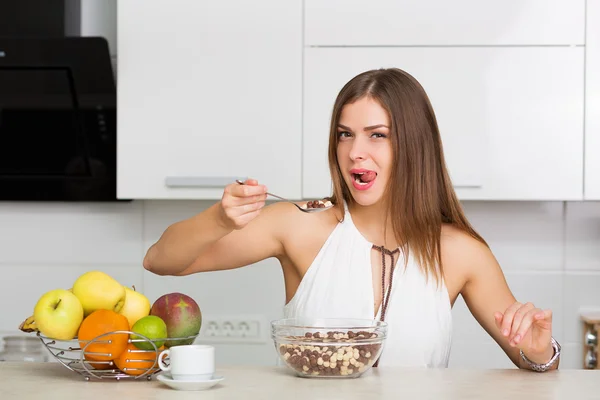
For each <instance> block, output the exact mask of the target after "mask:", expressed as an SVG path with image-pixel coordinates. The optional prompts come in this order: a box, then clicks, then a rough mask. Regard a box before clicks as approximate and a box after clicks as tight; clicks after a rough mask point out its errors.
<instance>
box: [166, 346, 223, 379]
mask: <svg viewBox="0 0 600 400" xmlns="http://www.w3.org/2000/svg"><path fill="white" fill-rule="evenodd" d="M165 355H168V356H169V361H170V362H169V365H165V364H164V362H163V357H164V356H165ZM158 366H159V367H160V369H162V370H163V371H165V372H169V373H170V374H171V376H172V377H173V379H175V380H180V381H201V380H208V379H212V377H213V375H214V373H215V348H214V346H209V345H200V344H190V345H184V346H175V347H171V348H170V349H166V350H163V351H162V352H161V353H160V355H159V356H158Z"/></svg>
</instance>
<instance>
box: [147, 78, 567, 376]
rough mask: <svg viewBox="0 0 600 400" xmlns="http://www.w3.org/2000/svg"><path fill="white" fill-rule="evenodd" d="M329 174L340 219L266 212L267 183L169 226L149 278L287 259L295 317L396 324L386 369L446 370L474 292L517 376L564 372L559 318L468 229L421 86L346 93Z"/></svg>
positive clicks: (389, 85)
mask: <svg viewBox="0 0 600 400" xmlns="http://www.w3.org/2000/svg"><path fill="white" fill-rule="evenodd" d="M329 167H330V173H331V176H332V180H333V196H332V197H331V202H332V203H333V204H334V207H333V208H331V209H329V210H326V211H323V212H320V213H314V214H306V213H302V212H299V211H298V210H297V209H296V207H294V206H293V205H292V204H289V203H276V204H273V205H269V206H267V207H265V200H266V194H265V193H266V192H267V188H266V187H265V185H262V184H259V183H258V182H257V181H255V180H248V181H246V182H245V185H239V184H237V183H232V184H230V185H229V186H227V187H226V188H225V190H224V193H223V197H222V199H221V201H220V202H218V203H216V204H214V205H213V206H212V207H210V208H208V209H207V210H205V211H203V212H201V213H200V214H198V215H195V216H193V217H191V218H189V219H186V220H184V221H180V222H177V223H175V224H173V225H171V226H169V227H168V228H167V229H166V231H165V232H164V233H163V235H162V236H161V238H160V239H159V240H158V242H157V243H155V244H154V245H153V246H152V247H151V248H150V249H149V250H148V253H147V254H146V257H145V259H144V267H145V268H146V269H147V270H149V271H152V272H154V273H156V274H159V275H178V276H182V275H189V274H193V273H197V272H204V271H216V270H226V269H231V268H238V267H241V266H245V265H249V264H253V263H256V262H258V261H261V260H264V259H266V258H270V257H276V258H277V259H278V260H279V261H280V263H281V266H282V268H283V274H284V278H285V286H286V296H287V298H286V305H285V309H284V310H285V316H286V317H302V316H307V317H321V318H327V317H353V318H370V319H373V318H377V319H382V320H385V321H386V322H388V324H389V331H388V339H387V342H386V347H385V351H384V353H383V354H382V356H381V358H380V362H379V365H380V366H384V365H403V366H429V367H446V366H447V365H448V358H449V353H450V343H451V335H452V329H451V328H452V324H451V323H452V316H451V308H452V305H453V304H454V301H455V300H456V298H457V297H458V295H459V294H460V295H462V296H463V298H464V299H465V301H466V304H467V305H468V307H469V309H470V310H471V312H472V313H473V315H474V317H475V318H476V319H477V321H478V322H479V323H480V324H481V326H482V327H483V328H484V329H485V330H486V331H487V332H488V333H489V334H490V335H491V336H492V337H493V338H494V340H496V342H497V343H498V344H499V345H500V346H501V347H502V349H503V350H504V351H505V352H506V354H507V356H508V357H510V359H511V360H512V361H513V362H514V364H515V365H516V366H518V367H520V368H528V369H535V370H542V371H543V370H549V369H555V368H557V367H558V356H559V354H560V347H559V346H558V344H557V343H556V342H555V341H554V339H552V313H551V311H550V310H541V309H539V308H536V307H535V306H534V305H533V304H531V303H525V304H522V303H520V302H517V301H516V300H515V298H514V297H513V295H512V293H511V291H510V290H509V288H508V286H507V284H506V281H505V278H504V275H503V273H502V270H501V268H500V267H499V265H498V264H497V262H496V260H495V258H494V256H493V254H492V253H491V251H490V249H489V248H488V246H487V244H486V243H485V241H484V240H483V239H482V238H481V237H480V236H479V235H478V234H477V233H476V232H475V231H474V229H473V228H472V227H471V225H470V224H469V222H468V221H467V219H466V218H465V216H464V214H463V212H462V209H461V206H460V203H459V201H458V200H457V198H456V195H455V193H454V190H453V187H452V184H451V182H450V178H449V175H448V173H447V171H446V166H445V161H444V156H443V151H442V144H441V140H440V134H439V131H438V127H437V122H436V118H435V114H434V112H433V109H432V107H431V104H430V102H429V99H428V97H427V95H426V93H425V91H424V90H423V88H422V87H421V86H420V84H419V83H418V82H417V81H416V80H415V79H414V78H413V77H412V76H410V75H409V74H407V73H405V72H403V71H401V70H398V69H382V70H373V71H368V72H365V73H362V74H360V75H358V76H356V77H355V78H353V79H352V80H351V81H350V82H348V83H347V84H346V85H345V86H344V88H343V89H342V90H341V92H340V93H339V95H338V97H337V100H336V102H335V105H334V108H333V115H332V119H331V127H330V136H329ZM392 283H393V284H392ZM549 361H551V362H550V363H549V365H545V364H546V363H548V362H549Z"/></svg>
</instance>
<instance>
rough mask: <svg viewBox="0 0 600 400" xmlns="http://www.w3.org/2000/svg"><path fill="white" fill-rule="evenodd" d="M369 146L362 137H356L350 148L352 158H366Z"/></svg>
mask: <svg viewBox="0 0 600 400" xmlns="http://www.w3.org/2000/svg"><path fill="white" fill-rule="evenodd" d="M366 150H367V147H366V146H365V143H364V142H363V141H362V140H361V139H360V137H358V138H356V139H354V141H353V143H352V148H351V149H350V159H352V160H364V159H365V158H366V155H367V151H366Z"/></svg>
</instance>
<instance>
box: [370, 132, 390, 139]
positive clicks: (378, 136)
mask: <svg viewBox="0 0 600 400" xmlns="http://www.w3.org/2000/svg"><path fill="white" fill-rule="evenodd" d="M371 136H373V137H376V138H386V137H387V135H386V134H384V133H377V132H375V133H373V134H372V135H371Z"/></svg>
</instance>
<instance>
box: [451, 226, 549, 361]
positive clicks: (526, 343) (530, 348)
mask: <svg viewBox="0 0 600 400" xmlns="http://www.w3.org/2000/svg"><path fill="white" fill-rule="evenodd" d="M442 262H443V264H444V268H446V267H447V269H448V271H447V272H446V273H451V274H461V275H462V276H461V278H462V279H461V281H463V282H464V286H463V287H462V290H461V295H462V296H463V298H464V300H465V303H466V304H467V307H468V308H469V310H470V311H471V313H472V314H473V316H474V317H475V319H476V320H477V321H478V322H479V324H480V325H481V326H482V327H483V329H485V331H486V332H488V334H489V335H490V336H491V337H492V338H493V339H494V340H495V341H496V343H498V344H499V345H500V347H501V348H502V349H503V350H504V352H505V353H506V355H507V356H508V357H509V358H510V359H511V360H512V362H513V363H514V364H515V365H516V366H517V367H519V368H524V369H530V368H529V365H528V364H527V363H525V362H524V361H523V359H522V358H521V355H520V352H519V350H523V353H524V354H525V356H526V357H527V358H529V359H530V360H531V361H533V362H534V363H538V364H543V363H546V362H548V361H549V360H550V359H551V358H552V356H553V355H554V349H553V347H552V344H551V338H552V312H551V311H550V310H545V311H543V310H540V309H539V308H536V307H535V306H534V305H533V304H531V303H525V304H522V303H520V302H517V300H516V299H515V297H514V296H513V294H512V292H511V291H510V289H509V287H508V284H507V282H506V279H505V277H504V274H503V273H502V269H501V268H500V265H499V264H498V262H497V261H496V259H495V257H494V255H493V254H492V252H491V250H490V249H489V248H488V247H487V246H485V245H484V244H483V243H481V242H479V241H477V240H476V239H474V238H472V237H470V236H468V235H467V234H465V233H463V232H460V231H458V230H456V229H453V228H450V229H447V230H445V234H444V235H443V238H442ZM555 368H558V361H557V362H556V363H555V364H554V365H553V366H552V369H555Z"/></svg>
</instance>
